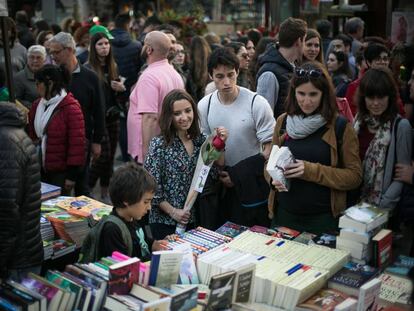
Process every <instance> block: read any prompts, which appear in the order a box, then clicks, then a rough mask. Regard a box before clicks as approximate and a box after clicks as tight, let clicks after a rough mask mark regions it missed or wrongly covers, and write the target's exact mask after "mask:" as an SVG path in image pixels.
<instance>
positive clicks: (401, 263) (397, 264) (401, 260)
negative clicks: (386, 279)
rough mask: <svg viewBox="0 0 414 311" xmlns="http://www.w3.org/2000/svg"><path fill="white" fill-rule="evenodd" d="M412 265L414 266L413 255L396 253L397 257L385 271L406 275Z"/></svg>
mask: <svg viewBox="0 0 414 311" xmlns="http://www.w3.org/2000/svg"><path fill="white" fill-rule="evenodd" d="M412 267H414V257H408V256H405V255H398V257H397V259H396V260H395V261H394V262H393V263H392V264H391V265H390V266H388V267H387V268H386V269H385V272H387V273H392V274H395V275H398V276H403V277H407V276H408V272H409V271H410V269H411V268H412Z"/></svg>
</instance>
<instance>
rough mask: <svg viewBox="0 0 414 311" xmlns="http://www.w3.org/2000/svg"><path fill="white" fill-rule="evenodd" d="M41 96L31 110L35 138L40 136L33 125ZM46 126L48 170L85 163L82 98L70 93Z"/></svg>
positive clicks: (57, 169) (65, 168) (30, 117)
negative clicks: (77, 98)
mask: <svg viewBox="0 0 414 311" xmlns="http://www.w3.org/2000/svg"><path fill="white" fill-rule="evenodd" d="M39 101H40V99H38V100H36V101H35V102H34V103H33V105H32V107H31V109H30V112H29V136H30V137H31V138H32V140H33V141H37V140H38V139H39V137H37V135H36V131H35V129H34V119H35V115H36V109H37V106H38V105H39ZM56 109H57V110H58V111H57V112H56V113H53V114H52V117H51V120H50V122H49V125H48V127H47V131H46V133H47V141H46V155H45V157H46V158H45V161H44V162H45V167H44V168H43V169H44V170H45V171H50V172H62V171H66V170H67V169H68V168H69V167H70V168H73V167H79V166H83V165H85V148H86V138H85V122H84V119H83V113H82V110H81V107H80V105H79V102H78V101H77V100H76V99H75V98H74V97H73V95H72V93H68V95H66V97H65V98H64V99H63V100H62V101H61V102H60V103H59V104H58V106H57V107H56Z"/></svg>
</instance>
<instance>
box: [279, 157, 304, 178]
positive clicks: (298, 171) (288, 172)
mask: <svg viewBox="0 0 414 311" xmlns="http://www.w3.org/2000/svg"><path fill="white" fill-rule="evenodd" d="M304 172H305V163H304V162H303V161H302V160H295V162H292V163H290V164H288V165H286V166H285V170H284V172H283V173H284V175H285V177H286V178H299V177H301V176H303V173H304Z"/></svg>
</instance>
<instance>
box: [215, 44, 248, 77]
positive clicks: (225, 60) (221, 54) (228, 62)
mask: <svg viewBox="0 0 414 311" xmlns="http://www.w3.org/2000/svg"><path fill="white" fill-rule="evenodd" d="M220 65H223V66H226V67H229V68H234V69H235V70H236V71H239V67H240V61H239V59H238V57H237V56H236V54H234V53H233V52H232V51H231V50H229V49H228V48H217V49H215V50H214V51H213V53H211V55H210V57H209V59H208V65H207V67H208V73H209V74H210V75H213V70H214V69H216V68H217V67H218V66H220Z"/></svg>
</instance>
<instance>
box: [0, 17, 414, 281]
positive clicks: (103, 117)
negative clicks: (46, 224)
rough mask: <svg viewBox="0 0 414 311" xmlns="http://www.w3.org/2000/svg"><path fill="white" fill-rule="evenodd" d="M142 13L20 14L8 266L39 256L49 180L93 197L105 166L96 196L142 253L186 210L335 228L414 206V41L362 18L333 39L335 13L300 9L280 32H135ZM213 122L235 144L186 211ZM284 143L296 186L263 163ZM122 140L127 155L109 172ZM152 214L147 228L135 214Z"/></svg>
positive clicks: (7, 113)
mask: <svg viewBox="0 0 414 311" xmlns="http://www.w3.org/2000/svg"><path fill="white" fill-rule="evenodd" d="M24 17H25V16H24V13H22V12H19V13H18V15H17V16H16V22H17V26H19V24H22V23H23V24H24V23H26V24H27V23H28V20H27V19H26V20H25V18H24ZM131 22H132V20H131V16H130V15H129V14H126V13H125V14H124V13H123V14H118V15H117V16H116V17H115V19H114V22H113V23H111V26H110V27H109V25H108V27H105V26H103V25H99V24H80V23H78V24H76V23H72V24H71V26H68V24H65V25H63V27H62V28H59V27H58V26H57V25H55V26H54V27H51V26H48V25H46V26H45V25H44V24H38V25H36V27H33V28H32V29H31V28H29V27H16V23H15V22H14V21H13V20H11V19H10V23H9V24H10V27H11V31H10V39H11V40H10V52H11V62H12V66H13V70H14V73H13V81H12V83H13V84H14V86H15V90H16V98H17V100H18V101H19V102H20V103H21V104H22V105H21V106H20V108H19V109H18V108H17V107H16V105H13V104H10V103H6V102H7V101H8V96H9V94H8V92H7V88H6V87H5V81H4V80H5V77H4V72H3V73H2V74H1V76H0V78H1V81H0V83H1V87H2V89H1V93H0V96H1V100H2V103H1V104H0V136H1V141H2V145H3V146H2V151H1V154H2V155H3V156H2V157H1V158H0V170H1V173H0V184H1V189H0V193H1V195H0V196H1V200H2V202H3V205H2V209H1V216H0V224H1V225H0V228H1V229H0V236H1V242H0V243H1V244H2V246H3V247H2V254H1V256H0V263H1V265H0V266H1V269H2V270H3V274H2V276H5V275H6V272H8V273H11V272H13V271H15V270H17V271H21V270H23V269H27V268H33V267H34V268H36V267H38V266H39V264H40V262H41V259H40V257H39V256H38V255H37V254H38V253H39V251H40V249H41V247H39V245H40V243H41V240H40V234H39V221H38V220H39V215H40V202H39V200H40V194H39V189H40V188H39V187H40V185H39V182H40V180H41V181H44V182H47V183H50V184H54V185H57V186H60V187H61V188H62V194H64V195H71V194H72V195H76V196H78V195H88V196H90V195H91V190H92V189H93V188H94V187H95V186H96V184H97V182H98V180H99V183H100V193H99V194H94V195H95V198H96V199H98V200H101V201H103V202H111V201H112V204H113V206H114V210H113V213H112V214H113V215H114V216H116V217H118V218H119V219H121V220H122V221H123V222H124V223H125V224H126V225H127V227H128V228H129V231H130V233H131V235H132V241H133V245H134V247H137V248H140V250H139V251H138V250H135V251H133V252H132V254H141V255H142V254H144V253H147V251H148V250H149V248H148V244H149V243H151V245H152V250H159V249H162V248H163V247H164V246H165V243H164V242H163V240H164V239H166V238H168V236H169V235H170V234H174V232H175V228H176V225H177V224H185V225H187V228H192V227H194V226H197V225H202V226H205V227H207V228H210V229H216V228H217V227H219V226H220V225H221V224H223V223H224V222H225V221H228V220H229V221H233V222H236V223H238V224H242V225H247V226H252V225H262V226H266V227H269V226H275V225H280V226H287V227H290V228H292V229H295V230H299V231H308V232H312V233H316V234H321V233H334V232H336V231H337V230H338V216H339V215H340V214H341V212H343V211H344V209H345V208H346V207H348V206H350V205H352V204H355V203H357V202H360V201H363V202H367V203H370V204H372V205H374V206H377V207H380V208H385V209H388V210H390V211H391V214H392V215H393V225H394V227H393V229H394V230H399V227H400V225H402V224H403V223H405V222H409V221H411V222H412V221H413V220H414V217H413V211H412V206H414V194H413V193H414V186H413V181H414V166H413V164H412V157H413V152H412V137H413V136H412V125H413V122H414V114H413V106H412V105H413V102H414V57H413V56H414V53H413V46H410V45H401V44H396V45H394V46H391V45H390V43H389V42H388V41H386V40H385V39H383V38H380V37H364V22H363V21H362V20H361V19H360V18H357V17H354V18H350V19H349V20H348V21H347V22H346V24H345V27H344V33H341V34H338V35H337V36H336V37H334V38H332V37H331V36H330V35H331V33H332V29H331V27H332V25H331V24H330V22H329V21H327V20H318V21H317V22H316V24H315V28H311V27H310V25H308V24H307V23H306V22H305V21H304V20H301V19H297V18H291V17H290V18H288V19H286V20H284V21H283V22H282V23H281V25H280V27H279V32H278V34H277V36H276V37H275V38H272V37H267V36H264V35H263V34H262V33H261V32H259V31H258V30H257V29H250V30H248V31H245V33H244V34H242V33H237V34H235V35H232V36H224V37H221V38H220V37H219V36H217V35H215V34H213V33H209V34H207V35H204V36H194V37H192V38H181V37H180V28H179V27H178V26H177V25H176V24H174V25H170V24H163V23H161V22H160V21H159V20H158V19H157V18H156V16H152V17H149V18H148V19H147V20H146V21H145V24H144V26H143V29H142V32H141V33H139V34H132V33H131V29H130V25H131ZM135 38H136V39H135ZM180 40H181V41H180ZM22 107H25V108H22ZM24 109H26V110H27V114H28V119H27V120H28V121H27V122H26V121H25V117H24V113H25V111H24ZM209 136H218V137H220V138H221V139H222V141H223V142H225V144H226V147H225V151H224V154H223V156H222V157H221V158H220V159H219V160H217V161H216V162H215V163H214V165H213V167H212V169H211V170H210V174H209V177H208V180H207V182H206V185H205V188H204V191H203V193H201V194H200V195H199V198H198V200H197V202H196V205H195V207H194V208H193V209H192V210H190V211H188V210H184V209H183V207H184V203H185V199H186V195H187V193H188V191H189V189H190V186H191V181H192V177H193V174H194V171H195V166H196V163H197V159H198V156H199V154H200V149H201V146H202V144H203V143H204V142H205V140H206V139H207V138H208V137H209ZM273 145H278V146H286V147H289V149H290V150H291V152H292V154H293V156H294V159H295V161H294V162H293V163H291V164H290V165H289V166H287V167H286V168H285V169H284V175H285V177H286V178H287V179H288V180H289V181H290V187H289V189H287V188H286V187H285V185H284V184H282V183H280V182H278V181H276V180H272V179H271V178H270V176H268V175H267V173H266V172H265V169H264V168H265V165H266V161H267V160H268V158H269V155H270V152H271V149H272V146H273ZM118 147H119V150H120V154H121V155H120V160H121V161H123V162H129V163H128V164H127V165H125V166H123V167H122V168H120V169H119V170H118V171H117V172H116V173H115V175H114V176H113V171H114V163H115V155H116V151H117V148H118ZM410 206H411V210H410ZM146 225H149V228H150V230H144V231H143V232H142V234H141V235H140V236H138V237H137V236H136V234H135V233H134V232H135V231H134V230H133V228H135V227H134V226H138V227H142V226H146ZM105 228H106V229H105ZM102 232H103V233H102V234H103V236H104V237H105V241H108V243H104V244H102V245H101V247H100V248H101V253H102V254H110V253H111V251H113V250H119V251H125V252H126V251H127V250H128V247H127V246H128V245H127V244H128V243H127V242H126V241H124V240H123V233H122V232H121V230H120V229H119V228H118V226H117V225H113V224H111V223H110V222H108V223H107V224H105V227H104V230H103V231H102ZM29 235H30V237H31V238H30V239H29V238H27V237H28V236H29ZM144 240H145V241H146V242H145V243H144ZM143 245H145V246H146V247H144V249H143ZM128 253H131V252H128ZM16 256H19V260H14V259H13V258H15V257H16Z"/></svg>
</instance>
